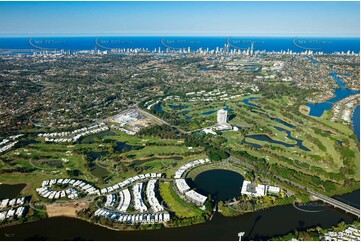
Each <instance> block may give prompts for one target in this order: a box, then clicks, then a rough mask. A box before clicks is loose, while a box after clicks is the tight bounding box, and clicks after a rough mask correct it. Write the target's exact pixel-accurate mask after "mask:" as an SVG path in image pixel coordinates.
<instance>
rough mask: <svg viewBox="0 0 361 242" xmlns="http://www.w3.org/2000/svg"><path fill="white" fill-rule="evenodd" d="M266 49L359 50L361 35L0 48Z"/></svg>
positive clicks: (81, 41)
mask: <svg viewBox="0 0 361 242" xmlns="http://www.w3.org/2000/svg"><path fill="white" fill-rule="evenodd" d="M226 45H227V46H228V48H229V49H236V50H237V49H239V50H245V49H249V48H253V49H254V50H255V51H256V50H265V51H282V50H283V51H287V50H290V51H293V52H304V51H305V50H312V51H313V52H323V53H333V52H342V51H343V52H347V51H350V52H352V51H353V52H355V53H359V52H360V38H316V37H313V38H310V37H307V38H306V37H104V36H102V37H31V38H30V37H16V38H15V37H2V38H0V49H1V50H37V49H38V50H47V49H48V50H73V51H75V50H94V49H99V50H106V49H137V48H141V49H148V50H149V51H154V50H157V51H158V50H159V49H160V50H161V51H165V50H166V49H167V48H168V49H174V50H176V49H187V50H188V48H189V50H190V51H194V50H198V49H199V48H202V49H203V50H206V49H207V48H208V49H209V50H216V49H217V48H224V47H225V46H226Z"/></svg>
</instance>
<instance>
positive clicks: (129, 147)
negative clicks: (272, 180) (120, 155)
mask: <svg viewBox="0 0 361 242" xmlns="http://www.w3.org/2000/svg"><path fill="white" fill-rule="evenodd" d="M142 148H143V146H137V145H128V144H127V143H126V142H118V143H117V144H116V145H115V146H114V149H115V150H116V151H118V152H124V151H125V152H126V151H130V150H140V149H142Z"/></svg>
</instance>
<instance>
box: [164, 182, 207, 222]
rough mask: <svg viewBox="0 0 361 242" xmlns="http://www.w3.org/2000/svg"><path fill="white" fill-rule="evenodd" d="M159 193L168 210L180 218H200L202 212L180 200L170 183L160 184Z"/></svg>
mask: <svg viewBox="0 0 361 242" xmlns="http://www.w3.org/2000/svg"><path fill="white" fill-rule="evenodd" d="M160 193H161V196H162V198H163V200H164V201H165V203H166V204H167V206H168V207H169V209H170V210H172V211H175V213H176V215H177V216H178V217H180V218H187V217H194V216H201V215H202V210H200V209H199V208H197V207H196V206H193V205H191V204H190V203H188V202H186V201H184V200H183V199H181V198H180V197H179V196H178V195H177V194H176V192H175V191H174V189H173V187H172V183H169V182H164V183H161V184H160Z"/></svg>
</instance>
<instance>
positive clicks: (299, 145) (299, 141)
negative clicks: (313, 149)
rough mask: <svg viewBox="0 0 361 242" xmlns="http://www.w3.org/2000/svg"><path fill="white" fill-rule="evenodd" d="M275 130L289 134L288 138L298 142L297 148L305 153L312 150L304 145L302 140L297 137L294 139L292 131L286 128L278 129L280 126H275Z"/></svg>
mask: <svg viewBox="0 0 361 242" xmlns="http://www.w3.org/2000/svg"><path fill="white" fill-rule="evenodd" d="M274 127H275V129H277V130H279V131H282V132H286V134H287V138H289V139H293V140H295V141H296V142H297V146H298V147H299V148H300V149H301V150H304V151H310V149H308V148H307V147H306V146H304V145H303V140H300V139H297V138H295V137H293V136H292V135H291V131H289V130H287V129H284V128H281V127H278V126H274Z"/></svg>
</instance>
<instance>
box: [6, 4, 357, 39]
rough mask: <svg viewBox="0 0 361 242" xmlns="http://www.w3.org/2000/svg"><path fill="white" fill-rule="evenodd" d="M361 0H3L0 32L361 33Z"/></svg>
mask: <svg viewBox="0 0 361 242" xmlns="http://www.w3.org/2000/svg"><path fill="white" fill-rule="evenodd" d="M359 9H360V3H359V2H1V3H0V36H2V37H7V36H9V37H10V36H64V37H66V36H261V37H291V36H300V37H306V36H310V37H359V36H360V21H359V19H360V10H359Z"/></svg>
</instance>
